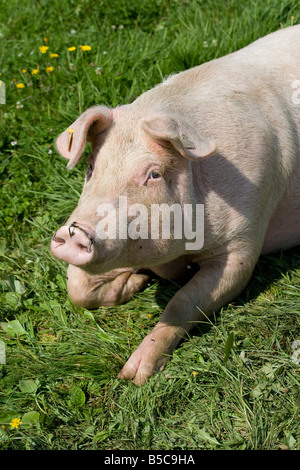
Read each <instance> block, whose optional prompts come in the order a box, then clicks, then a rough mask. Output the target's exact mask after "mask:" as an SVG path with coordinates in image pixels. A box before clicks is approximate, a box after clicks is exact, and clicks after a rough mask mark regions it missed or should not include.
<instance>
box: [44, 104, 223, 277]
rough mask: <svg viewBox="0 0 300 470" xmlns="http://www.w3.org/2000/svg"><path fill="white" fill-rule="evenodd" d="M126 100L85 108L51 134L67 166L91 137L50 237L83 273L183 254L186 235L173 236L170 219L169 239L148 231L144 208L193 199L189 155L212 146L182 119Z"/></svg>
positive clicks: (57, 250)
mask: <svg viewBox="0 0 300 470" xmlns="http://www.w3.org/2000/svg"><path fill="white" fill-rule="evenodd" d="M131 107H132V105H128V106H124V107H120V108H117V109H115V110H111V109H108V108H106V107H103V106H96V107H93V108H90V109H88V110H87V111H85V112H84V113H83V114H82V115H81V116H80V117H79V118H78V119H77V120H76V121H75V122H74V123H73V124H72V125H71V126H70V127H69V128H68V129H67V130H66V131H65V132H63V133H62V134H61V135H60V136H59V137H58V139H57V149H58V151H59V152H60V153H61V155H62V156H63V157H65V158H66V159H68V160H69V162H68V166H67V168H69V169H71V168H74V166H75V165H76V164H77V163H78V161H79V160H80V158H81V156H82V154H83V152H84V149H85V145H86V143H87V141H89V142H91V143H92V152H91V155H90V158H89V161H88V169H87V172H86V175H85V182H84V186H83V191H82V194H81V197H80V199H79V202H78V206H77V207H76V209H75V210H74V211H73V213H72V214H71V216H70V217H69V219H68V221H67V222H66V224H65V225H64V226H63V227H61V228H60V229H59V230H58V231H57V232H56V234H55V235H54V237H53V239H52V242H51V250H52V253H53V254H54V255H55V256H56V257H57V258H59V259H62V260H64V261H66V262H68V263H70V264H72V265H75V266H78V267H80V268H82V269H84V270H86V271H87V272H89V273H91V274H93V273H99V274H100V273H103V272H107V271H109V270H112V269H115V268H117V267H118V268H120V267H128V266H131V267H141V266H142V267H149V266H155V265H158V264H161V263H164V262H168V261H171V260H173V259H175V258H177V257H178V256H181V255H182V254H184V252H185V241H186V240H185V238H184V234H183V236H182V237H181V238H180V237H179V238H178V237H176V236H174V226H173V225H174V224H173V225H172V224H171V227H170V237H169V239H168V238H162V236H161V235H160V236H159V235H157V231H156V235H153V234H154V233H155V228H157V227H154V232H153V231H152V230H153V224H156V225H157V220H158V219H156V222H155V221H154V219H152V218H151V217H153V211H152V209H153V208H154V209H157V207H158V206H155V205H161V204H163V203H164V204H166V205H167V206H165V207H166V208H168V207H170V206H171V205H172V204H178V205H180V206H181V207H183V205H184V204H193V203H195V197H194V188H193V176H192V171H191V163H192V161H198V160H200V159H203V158H206V157H207V156H209V155H211V154H213V153H214V152H215V145H214V143H212V142H210V141H207V140H206V139H205V138H203V137H200V136H199V135H198V133H197V132H196V131H195V129H194V128H193V127H191V126H190V125H189V124H188V123H187V122H185V121H184V120H183V119H181V118H177V117H174V115H172V116H171V115H170V114H169V113H167V112H166V113H163V112H161V111H160V112H154V113H153V112H152V113H151V114H150V113H149V115H144V114H145V113H139V112H137V111H136V110H135V109H134V108H133V109H132V108H131ZM153 205H154V206H153ZM177 207H178V206H177ZM154 213H155V212H154ZM156 214H157V213H156ZM160 217H162V215H160ZM171 221H172V217H171ZM139 234H140V236H139Z"/></svg>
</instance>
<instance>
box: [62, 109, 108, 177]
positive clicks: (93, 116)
mask: <svg viewBox="0 0 300 470" xmlns="http://www.w3.org/2000/svg"><path fill="white" fill-rule="evenodd" d="M112 122H113V116H112V111H111V110H110V109H108V108H106V107H105V106H94V107H93V108H89V109H87V110H86V111H85V112H84V113H83V114H81V116H79V118H78V119H77V120H76V121H75V122H74V123H73V124H71V126H70V127H69V128H68V129H67V130H65V131H64V132H63V133H62V134H60V136H59V137H58V138H57V140H56V148H57V150H58V151H59V153H60V154H61V155H62V156H63V157H64V158H67V159H68V160H70V161H69V163H68V165H67V168H68V169H72V168H74V166H75V165H76V164H77V163H78V162H79V160H80V158H81V156H82V154H83V151H84V148H85V145H86V141H87V140H89V141H92V140H93V137H94V136H95V135H97V134H99V133H100V132H103V131H104V130H105V129H107V128H108V127H109V126H110V125H111V124H112Z"/></svg>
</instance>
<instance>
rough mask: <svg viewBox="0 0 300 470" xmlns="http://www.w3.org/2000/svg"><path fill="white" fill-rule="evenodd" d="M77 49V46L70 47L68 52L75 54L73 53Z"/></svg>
mask: <svg viewBox="0 0 300 470" xmlns="http://www.w3.org/2000/svg"><path fill="white" fill-rule="evenodd" d="M75 49H76V47H75V46H72V47H68V51H70V52H73V51H75Z"/></svg>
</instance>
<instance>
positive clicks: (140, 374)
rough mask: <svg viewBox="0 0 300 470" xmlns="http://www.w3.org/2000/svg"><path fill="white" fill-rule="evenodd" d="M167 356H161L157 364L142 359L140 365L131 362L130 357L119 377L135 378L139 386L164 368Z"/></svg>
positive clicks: (134, 381)
mask: <svg viewBox="0 0 300 470" xmlns="http://www.w3.org/2000/svg"><path fill="white" fill-rule="evenodd" d="M166 360H167V358H161V359H160V361H158V362H157V363H156V364H151V363H147V362H144V361H143V360H141V362H140V364H139V365H138V367H136V366H134V365H132V364H131V363H130V359H129V361H128V362H126V364H125V366H124V367H123V369H122V370H121V371H120V373H119V375H118V377H119V378H120V379H127V380H133V383H134V384H135V385H137V386H141V385H144V384H145V383H146V382H148V380H149V379H150V377H151V376H152V375H154V374H155V373H156V372H158V371H159V370H162V368H163V366H164V364H165V362H166Z"/></svg>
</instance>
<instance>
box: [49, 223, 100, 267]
mask: <svg viewBox="0 0 300 470" xmlns="http://www.w3.org/2000/svg"><path fill="white" fill-rule="evenodd" d="M94 239H95V233H94V230H93V229H92V228H91V227H89V226H87V225H86V224H83V223H79V222H73V223H72V224H71V225H69V226H66V225H64V226H63V227H60V228H59V229H58V231H57V232H56V233H55V235H54V236H53V238H52V241H51V251H52V253H53V254H54V256H56V257H57V258H59V259H61V260H63V261H66V262H67V263H69V264H73V265H74V266H84V265H86V264H89V263H90V262H91V261H92V260H93V258H94V255H95V246H94Z"/></svg>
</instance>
